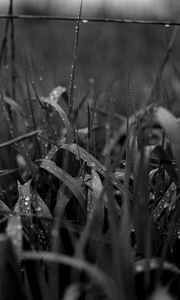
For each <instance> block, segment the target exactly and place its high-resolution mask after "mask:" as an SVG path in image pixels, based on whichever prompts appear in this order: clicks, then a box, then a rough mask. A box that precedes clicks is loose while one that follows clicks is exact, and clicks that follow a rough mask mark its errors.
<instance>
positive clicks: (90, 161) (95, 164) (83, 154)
mask: <svg viewBox="0 0 180 300" xmlns="http://www.w3.org/2000/svg"><path fill="white" fill-rule="evenodd" d="M60 149H65V150H67V151H70V152H72V153H73V154H74V155H75V156H76V158H77V159H79V156H80V158H81V159H82V160H83V161H84V162H86V164H87V165H88V166H89V167H92V168H94V169H95V170H96V171H97V172H98V173H100V174H101V175H102V176H103V177H105V176H106V168H105V166H103V165H102V164H101V162H99V161H98V160H97V159H96V158H95V157H94V156H93V155H91V154H90V153H89V152H87V151H86V150H85V149H83V148H81V147H80V146H78V145H76V144H64V145H62V146H61V148H60ZM111 180H112V183H113V185H114V186H115V187H116V188H117V189H118V190H120V191H121V193H124V188H123V185H122V184H121V183H120V182H119V181H118V180H117V179H116V177H115V176H114V175H112V177H111ZM129 194H130V193H129ZM129 196H130V198H132V195H131V194H130V195H129Z"/></svg>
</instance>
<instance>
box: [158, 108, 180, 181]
mask: <svg viewBox="0 0 180 300" xmlns="http://www.w3.org/2000/svg"><path fill="white" fill-rule="evenodd" d="M154 118H155V121H157V122H158V123H159V124H160V126H161V127H162V128H163V129H164V130H165V132H166V134H167V136H168V138H169V140H170V142H171V145H172V150H173V154H174V158H175V159H176V162H177V166H178V177H179V182H180V135H179V131H180V121H179V120H178V119H177V118H175V116H174V115H173V114H172V113H171V112H170V111H168V110H167V109H165V108H164V107H157V108H155V109H154Z"/></svg>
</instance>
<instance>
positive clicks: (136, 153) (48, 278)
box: [0, 1, 180, 300]
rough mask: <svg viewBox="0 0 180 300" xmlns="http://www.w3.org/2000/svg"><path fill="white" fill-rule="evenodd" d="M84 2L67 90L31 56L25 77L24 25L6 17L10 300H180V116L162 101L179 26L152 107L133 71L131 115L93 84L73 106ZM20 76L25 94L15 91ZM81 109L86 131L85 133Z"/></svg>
mask: <svg viewBox="0 0 180 300" xmlns="http://www.w3.org/2000/svg"><path fill="white" fill-rule="evenodd" d="M82 9H83V2H82V3H81V7H80V10H79V17H78V19H77V24H76V28H75V38H74V50H72V68H71V72H70V73H71V74H70V84H69V91H68V92H67V90H66V88H65V87H62V86H60V85H58V86H56V87H54V88H53V89H52V91H51V92H50V93H49V94H48V93H47V94H45V95H43V96H42V95H41V94H40V93H39V88H38V86H37V84H36V80H34V79H32V78H33V72H32V68H33V67H34V66H33V64H32V61H31V57H30V56H29V54H28V51H26V55H25V56H24V58H23V68H24V69H23V73H24V77H22V70H21V72H20V73H19V69H18V64H17V61H16V59H17V56H16V51H17V50H16V49H17V46H18V44H17V41H16V26H15V24H14V22H12V21H11V20H7V22H6V26H5V33H4V37H3V40H2V47H1V53H0V57H1V68H3V66H5V65H6V66H8V65H10V69H9V70H10V74H9V84H8V85H6V86H3V84H2V81H1V87H0V99H1V102H0V105H1V111H2V113H1V118H2V126H3V133H4V137H5V138H6V139H5V140H3V142H2V143H0V153H1V170H0V299H2V300H5V299H8V300H10V299H23V300H36V299H38V300H52V299H53V300H56V299H65V300H75V299H114V300H116V299H122V300H132V299H138V300H141V299H153V300H156V299H158V300H159V299H178V298H179V295H180V291H179V280H180V259H179V248H180V219H179V209H180V206H179V195H180V194H179V184H180V183H179V178H180V172H179V169H180V159H179V157H180V153H179V150H180V139H179V129H180V123H179V118H178V117H177V116H175V115H174V114H173V113H172V112H171V111H170V109H169V107H168V101H171V99H169V95H167V94H166V98H165V100H166V103H165V104H164V106H163V105H162V103H161V102H160V101H158V100H159V99H158V97H157V95H158V93H159V89H160V88H161V82H162V81H161V80H162V76H163V74H164V71H165V69H166V67H167V65H168V63H172V67H173V68H175V67H176V66H175V65H174V64H173V62H174V61H173V59H172V60H170V59H171V58H172V50H173V48H174V44H175V41H176V39H177V33H178V32H177V29H176V28H175V29H174V30H173V31H172V33H171V36H170V39H169V44H168V47H167V49H166V51H165V54H164V56H163V58H162V60H161V61H160V64H159V68H158V70H157V75H156V76H155V77H154V84H153V86H152V89H151V92H150V96H148V95H147V98H146V99H145V103H147V104H144V106H142V107H140V108H139V109H137V108H136V103H135V101H134V97H133V93H134V85H135V75H134V72H133V70H130V71H129V73H128V81H127V95H128V97H127V107H126V109H125V110H126V116H125V115H122V114H120V113H118V112H117V111H116V107H115V105H114V98H113V97H112V96H111V101H109V102H110V103H109V106H108V108H107V109H106V108H104V107H103V108H102V107H101V103H100V104H99V102H98V101H97V99H96V95H95V91H94V86H93V84H94V81H93V80H91V81H90V86H89V89H88V91H86V93H85V94H84V96H83V97H82V99H80V100H79V101H78V103H76V101H75V100H76V96H75V84H76V76H77V71H78V62H79V59H80V58H79V41H80V37H81V24H80V21H79V19H80V17H81V14H82ZM9 13H10V14H13V1H10V7H9ZM72 49H73V47H72ZM9 53H10V55H7V54H9ZM175 73H176V74H177V73H178V69H177V68H176V69H175ZM17 74H19V76H20V77H18V82H21V78H22V82H21V85H22V86H21V88H22V89H23V91H25V92H24V93H25V95H26V96H25V97H24V98H19V97H17V95H19V94H18V88H19V87H18V84H19V83H18V84H17V77H16V76H17ZM43 80H44V79H43ZM82 110H83V113H84V112H86V115H85V116H84V118H87V120H86V124H87V126H85V127H84V128H79V126H78V124H79V123H78V122H80V116H81V113H82ZM22 126H23V127H24V128H23V131H22V130H21V128H20V127H22ZM7 165H8V166H9V167H8V168H7V167H6V166H7Z"/></svg>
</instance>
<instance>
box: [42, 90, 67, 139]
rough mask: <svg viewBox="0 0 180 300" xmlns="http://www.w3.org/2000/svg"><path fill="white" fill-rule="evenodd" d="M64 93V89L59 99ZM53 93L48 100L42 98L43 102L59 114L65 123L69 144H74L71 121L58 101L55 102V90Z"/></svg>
mask: <svg viewBox="0 0 180 300" xmlns="http://www.w3.org/2000/svg"><path fill="white" fill-rule="evenodd" d="M63 92H64V91H63V89H62V90H61V93H60V94H58V95H59V97H60V95H62V93H63ZM52 93H53V94H52V95H51V94H50V96H49V97H47V98H44V97H42V98H41V101H42V102H44V103H47V104H49V105H51V106H52V107H53V108H54V109H55V110H56V111H57V112H58V114H59V116H60V118H61V120H62V121H63V123H64V125H65V127H66V129H67V138H68V141H69V142H72V140H73V130H72V127H71V124H70V121H69V119H68V117H67V115H66V113H65V111H64V110H63V109H62V108H61V106H60V105H59V104H58V103H57V101H54V93H55V90H54V92H52ZM59 97H58V98H59Z"/></svg>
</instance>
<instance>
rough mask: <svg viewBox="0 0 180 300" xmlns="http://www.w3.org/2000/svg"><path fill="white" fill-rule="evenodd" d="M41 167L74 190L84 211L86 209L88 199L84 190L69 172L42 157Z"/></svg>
mask: <svg viewBox="0 0 180 300" xmlns="http://www.w3.org/2000/svg"><path fill="white" fill-rule="evenodd" d="M40 161H41V164H40V168H42V169H44V170H46V171H48V172H50V173H51V174H53V175H54V176H56V177H57V178H58V179H59V180H61V181H62V182H63V183H64V184H65V185H67V187H68V188H69V189H70V190H71V191H72V193H73V194H74V196H75V197H76V198H77V200H78V201H79V203H80V205H81V207H82V209H83V211H85V205H86V200H85V196H84V194H83V192H82V189H81V186H80V185H79V184H78V183H77V182H76V180H75V179H74V178H73V177H71V176H70V175H69V174H68V173H67V172H65V171H64V170H62V169H61V168H59V167H58V166H57V165H56V164H55V163H54V162H53V161H51V160H46V159H42V160H40Z"/></svg>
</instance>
